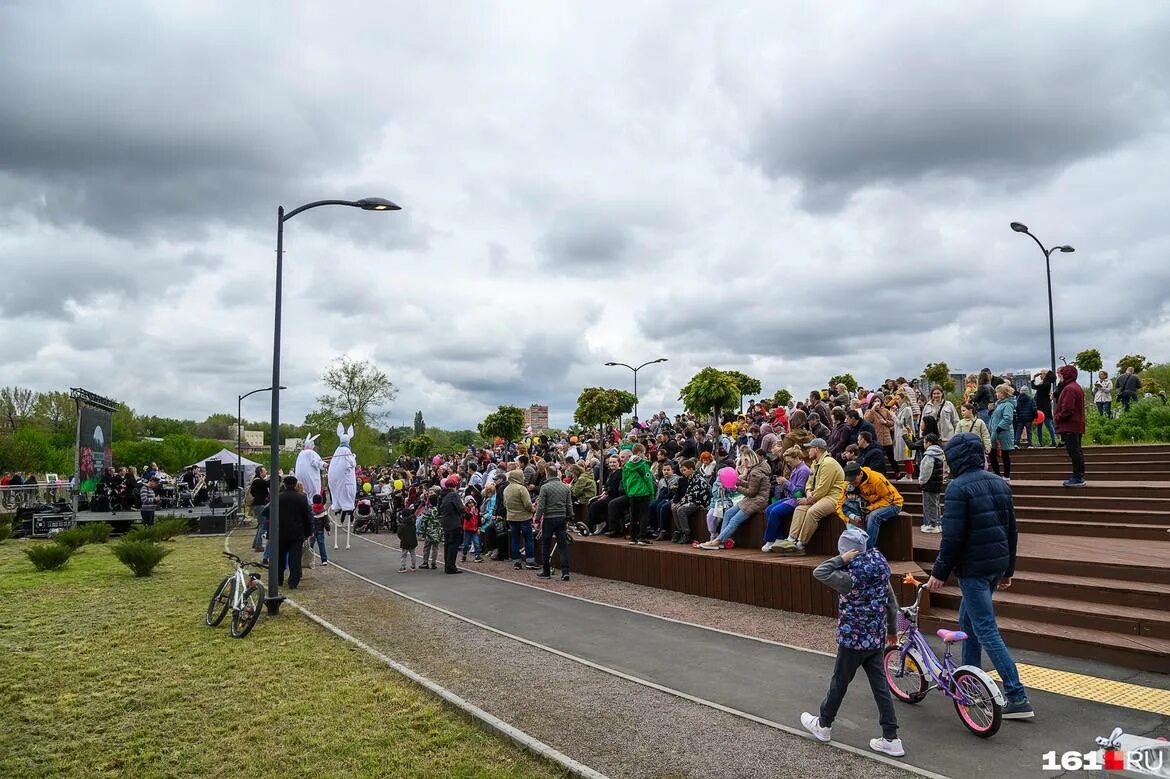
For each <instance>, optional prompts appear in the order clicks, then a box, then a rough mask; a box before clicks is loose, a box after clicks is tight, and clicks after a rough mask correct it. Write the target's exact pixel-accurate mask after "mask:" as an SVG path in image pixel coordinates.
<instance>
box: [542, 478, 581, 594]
mask: <svg viewBox="0 0 1170 779" xmlns="http://www.w3.org/2000/svg"><path fill="white" fill-rule="evenodd" d="M536 513H537V514H538V515H539V516H540V517H541V521H540V573H538V574H537V577H538V578H541V579H551V578H552V573H550V571H549V560H550V558H551V557H552V546H553V545H552V540H553V538H556V544H557V553H558V556H559V557H560V558H561V581H563V582H567V581H568V580H569V540H568V537H567V536H566V534H565V528H566V527H567V526H568V523H569V522H570V520H572V518H573V493H572V490H571V489H569V485H567V484H565V483H564V482H563V481H561V480H560V479H548V480H547V481H545V483H544V484H542V485H540V491H539V492H537V494H536Z"/></svg>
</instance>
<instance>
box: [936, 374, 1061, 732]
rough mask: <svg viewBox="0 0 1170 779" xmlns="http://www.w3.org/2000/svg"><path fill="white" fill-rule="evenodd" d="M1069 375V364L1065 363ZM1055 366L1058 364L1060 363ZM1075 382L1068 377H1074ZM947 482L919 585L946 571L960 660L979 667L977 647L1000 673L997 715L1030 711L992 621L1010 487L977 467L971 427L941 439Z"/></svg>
mask: <svg viewBox="0 0 1170 779" xmlns="http://www.w3.org/2000/svg"><path fill="white" fill-rule="evenodd" d="M1065 367H1067V368H1068V369H1069V370H1071V371H1072V372H1073V373H1074V374H1075V373H1076V368H1073V367H1072V366H1065ZM1062 370H1063V369H1062ZM1074 382H1075V379H1074ZM946 458H947V464H948V465H949V466H950V470H951V483H950V484H949V485H947V491H946V496H945V500H944V505H943V520H942V525H943V531H942V542H941V543H940V544H939V549H938V557H937V558H935V561H934V567H933V568H932V569H931V572H930V579H928V580H927V583H926V586H927V589H929V590H930V591H931V592H938V591H939V590H941V589H942V588H943V587H944V586H945V585H946V581H947V578H948V577H950V575H951V574H952V573H953V574H954V575H955V576H956V577H957V578H958V580H959V589H960V590H962V592H963V600H962V601H961V602H960V603H959V629H960V630H962V631H963V632H965V633H966V634H967V640H966V641H964V642H963V665H972V666H974V667H976V668H982V667H983V665H982V662H983V655H982V653H983V650H984V649H986V650H987V656H988V657H989V658H991V662H992V664H993V665H994V666H995V670H996V671H998V672H999V678H1000V679H1002V680H1003V685H1004V695H1005V696H1006V697H1007V705H1006V706H1005V707H1004V710H1003V717H1004V719H1031V718H1032V717H1034V716H1035V712H1033V710H1032V705H1031V704H1030V703H1029V702H1028V696H1027V693H1026V691H1025V690H1024V686H1023V685H1022V684H1021V683H1020V674H1019V672H1018V671H1017V670H1016V664H1015V662H1014V661H1013V660H1012V656H1011V654H1010V653H1009V652H1008V649H1007V647H1006V646H1005V645H1004V643H1003V636H1001V635H1000V633H999V625H997V624H996V621H995V606H994V604H993V603H992V601H991V596H992V594H993V593H994V592H995V590H997V589H1000V590H1006V589H1008V588H1009V587H1011V586H1012V574H1013V573H1014V572H1015V567H1016V510H1015V507H1014V506H1013V505H1012V491H1011V488H1010V487H1009V486H1008V485H1007V484H1006V483H1005V482H1004V481H1003V480H1002V479H998V478H996V477H995V476H993V475H992V474H990V473H988V472H987V471H985V470H984V469H983V445H982V442H980V440H979V439H978V438H977V437H976V436H974V435H972V434H971V433H959V434H958V435H956V436H955V437H954V438H952V439H951V440H950V442H948V443H947V446H946Z"/></svg>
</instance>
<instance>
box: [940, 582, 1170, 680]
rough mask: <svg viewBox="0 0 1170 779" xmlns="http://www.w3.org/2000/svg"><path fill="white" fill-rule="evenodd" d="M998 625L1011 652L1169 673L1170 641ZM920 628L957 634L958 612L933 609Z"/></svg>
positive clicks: (1012, 622) (1017, 622) (1009, 622)
mask: <svg viewBox="0 0 1170 779" xmlns="http://www.w3.org/2000/svg"><path fill="white" fill-rule="evenodd" d="M997 600H998V596H997ZM997 622H998V623H999V631H1000V633H1001V634H1002V635H1003V638H1004V642H1005V643H1006V644H1007V645H1008V649H1009V650H1010V649H1014V648H1020V649H1033V650H1036V651H1040V652H1049V653H1052V654H1058V655H1065V656H1068V657H1082V658H1086V659H1089V660H1097V661H1101V662H1106V663H1114V664H1116V665H1121V666H1125V667H1127V668H1139V669H1142V670H1145V671H1157V672H1159V673H1170V639H1166V638H1155V637H1153V636H1142V635H1133V634H1130V633H1121V632H1117V631H1111V630H1102V629H1097V628H1090V627H1080V626H1075V625H1061V624H1056V623H1053V622H1037V621H1033V620H1028V619H1021V618H1019V617H1009V616H1002V617H999V618H998V619H997ZM921 624H922V627H923V629H924V630H929V631H930V632H932V633H933V632H934V631H935V630H936V629H938V628H947V629H948V630H958V628H959V612H958V611H957V610H955V609H949V608H945V607H932V608H931V611H930V614H929V615H926V616H923V617H922V618H921ZM984 661H985V662H986V656H985V657H984Z"/></svg>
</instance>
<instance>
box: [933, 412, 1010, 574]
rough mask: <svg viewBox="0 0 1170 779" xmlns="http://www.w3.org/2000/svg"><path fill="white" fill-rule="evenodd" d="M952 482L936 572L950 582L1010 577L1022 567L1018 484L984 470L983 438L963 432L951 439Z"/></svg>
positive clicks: (943, 519) (948, 488) (949, 461)
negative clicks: (1018, 542) (950, 578)
mask: <svg viewBox="0 0 1170 779" xmlns="http://www.w3.org/2000/svg"><path fill="white" fill-rule="evenodd" d="M946 455H947V463H948V464H949V465H950V468H951V483H950V484H949V485H947V491H946V495H945V497H944V499H943V500H944V502H945V507H944V509H943V517H942V542H941V543H940V544H939V548H938V557H937V558H936V559H935V561H934V567H933V568H932V569H931V572H930V574H931V576H933V577H935V578H936V579H942V580H943V581H946V579H947V577H948V576H950V575H951V574H952V573H954V574H955V576H957V577H959V578H967V577H975V576H993V575H995V576H1000V577H1010V576H1011V575H1012V574H1013V573H1014V572H1015V567H1016V510H1015V506H1014V505H1013V504H1012V488H1011V487H1009V486H1008V485H1007V484H1006V483H1005V482H1004V480H1003V479H1001V478H1000V477H998V476H996V475H995V474H993V473H991V472H989V471H985V470H983V441H982V440H980V438H979V436H977V435H975V434H974V433H958V434H956V435H955V436H954V437H953V438H951V440H949V441H948V442H947V447H946Z"/></svg>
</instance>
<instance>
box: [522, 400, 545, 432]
mask: <svg viewBox="0 0 1170 779" xmlns="http://www.w3.org/2000/svg"><path fill="white" fill-rule="evenodd" d="M524 427H525V429H527V428H529V427H531V428H532V430H533V431H534V432H535V431H538V430H548V406H538V405H536V404H535V403H533V404H532V405H531V406H529V407H528V408H526V409H524Z"/></svg>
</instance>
